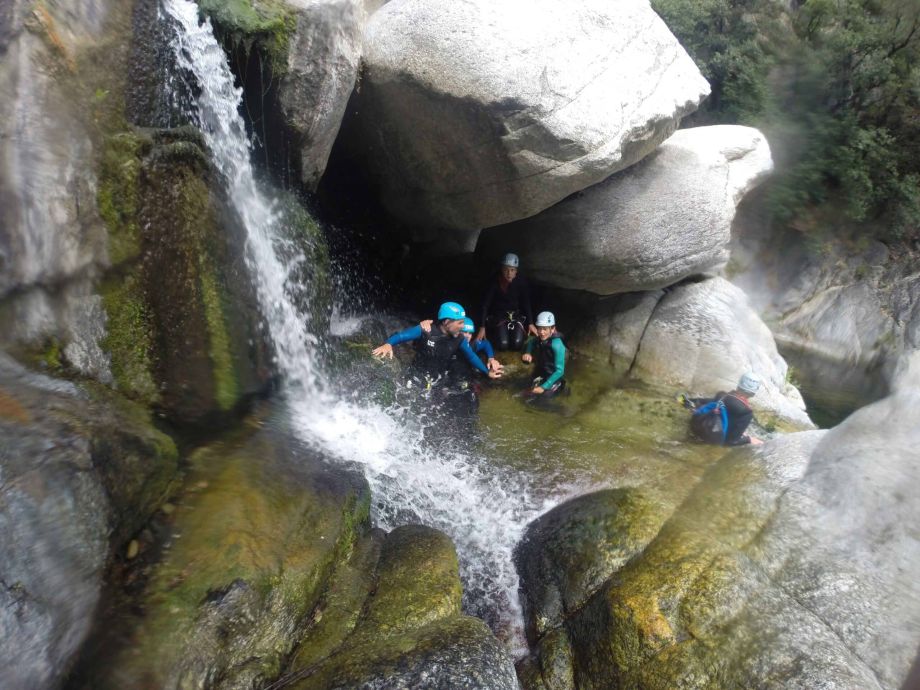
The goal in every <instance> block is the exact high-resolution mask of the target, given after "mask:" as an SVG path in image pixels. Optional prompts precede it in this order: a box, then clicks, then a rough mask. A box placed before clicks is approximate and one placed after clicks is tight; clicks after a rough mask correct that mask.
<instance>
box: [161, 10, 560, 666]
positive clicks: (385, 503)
mask: <svg viewBox="0 0 920 690" xmlns="http://www.w3.org/2000/svg"><path fill="white" fill-rule="evenodd" d="M162 17H163V19H164V21H167V22H168V24H169V25H170V26H171V27H172V29H173V34H172V46H173V49H174V53H175V58H176V61H177V64H178V67H179V69H180V75H181V76H180V77H178V78H183V79H188V80H190V81H192V82H193V83H194V84H195V85H196V86H197V89H189V90H188V91H190V92H192V93H197V94H198V95H197V99H196V101H195V102H194V103H193V104H192V106H191V112H189V113H188V115H189V116H190V117H191V118H192V119H193V120H194V121H196V122H197V123H198V125H199V127H200V128H201V130H202V132H203V133H204V137H205V141H206V142H207V145H208V148H209V149H210V151H211V155H212V158H213V161H214V164H215V166H216V167H217V169H218V170H219V171H220V172H221V174H222V177H223V179H224V181H225V184H226V185H227V191H228V197H229V198H230V199H231V200H232V202H233V204H234V206H235V208H236V210H237V212H238V213H239V215H240V217H241V218H242V220H243V223H244V224H245V227H246V232H247V246H246V250H247V261H248V266H249V269H250V271H251V274H252V279H253V281H254V283H255V285H256V288H257V292H258V296H259V300H260V303H261V308H262V313H263V316H264V319H265V325H266V328H267V330H268V334H269V335H270V337H271V340H272V342H273V344H274V346H275V350H276V365H277V368H278V370H279V372H280V373H281V374H282V376H283V377H284V400H285V403H286V405H287V409H288V412H289V419H290V426H291V429H292V430H293V431H294V432H295V433H297V434H298V435H299V436H300V437H302V438H303V440H304V441H306V442H308V443H311V444H314V445H316V446H318V447H320V448H321V449H322V450H323V451H325V452H326V453H327V454H328V455H331V456H332V457H333V458H334V459H336V460H338V461H341V462H352V463H358V464H359V465H361V466H362V467H363V468H364V472H365V475H366V476H367V479H368V482H369V483H370V486H371V490H372V492H373V494H372V495H373V501H374V503H373V517H374V519H375V521H376V523H377V524H378V525H379V526H381V527H383V528H384V529H392V528H394V527H397V526H399V525H402V524H409V523H419V522H420V523H423V524H426V525H430V526H432V527H435V528H438V529H440V530H443V531H444V532H446V533H447V534H449V535H450V536H451V538H452V539H453V540H454V543H455V544H456V546H457V550H458V555H459V558H460V563H461V577H462V579H463V582H464V590H465V595H464V596H465V600H464V605H465V609H466V610H467V611H469V612H471V613H475V614H476V615H480V616H482V617H483V618H485V619H486V620H487V621H488V622H489V623H490V625H491V626H492V627H493V629H494V630H495V631H496V632H497V633H499V634H500V635H501V636H502V637H503V638H504V639H505V640H506V641H507V642H508V644H509V646H510V647H511V648H512V650H513V651H514V652H517V653H521V652H523V651H525V648H524V641H523V636H522V634H521V632H522V626H521V609H520V603H519V599H518V577H517V573H516V571H515V568H514V565H513V563H512V552H513V549H514V546H515V545H516V544H517V542H518V541H519V540H520V538H521V536H522V533H523V530H524V528H525V526H526V525H527V523H529V522H530V521H531V520H532V519H534V518H535V517H536V516H537V515H539V514H540V513H541V512H543V511H545V510H546V509H548V508H549V507H551V505H552V503H553V502H554V501H553V500H552V499H551V498H540V497H539V494H538V492H535V491H533V490H532V488H531V487H530V486H529V485H528V481H527V479H526V477H524V476H523V475H521V474H519V473H512V472H510V471H507V470H500V469H498V468H497V467H495V466H494V465H493V464H492V463H491V462H489V460H488V458H486V457H484V455H483V454H482V453H477V452H476V451H475V446H474V445H473V444H472V443H471V444H469V446H468V447H466V448H461V447H460V446H459V444H458V442H457V441H456V440H447V439H445V440H444V441H443V442H442V443H437V442H432V441H431V440H430V439H426V438H425V424H424V420H421V419H419V418H417V417H416V416H415V415H414V414H413V413H412V412H410V411H409V410H407V409H404V408H401V407H398V406H393V407H388V408H383V407H380V406H376V405H373V404H369V403H362V402H359V401H356V400H354V399H352V398H350V397H349V396H348V395H346V394H344V393H343V392H341V391H338V390H337V389H336V386H335V381H332V380H329V379H328V378H327V377H326V376H325V375H324V373H323V371H322V367H321V366H320V365H319V363H318V361H317V359H316V348H315V345H316V338H315V337H314V336H313V334H312V333H311V332H310V323H311V318H310V314H309V313H303V312H302V311H301V310H299V309H298V308H297V306H296V305H297V304H298V300H297V299H296V296H297V295H298V294H300V291H301V290H302V289H303V286H302V285H298V284H297V282H296V279H295V278H294V276H296V275H298V271H297V262H298V261H303V260H304V258H303V256H302V254H298V253H297V252H296V251H294V249H293V245H292V244H291V243H290V242H288V241H287V240H286V239H285V237H284V233H283V228H282V227H281V224H280V214H279V212H278V204H277V203H276V202H275V201H274V200H273V199H272V197H271V196H270V195H269V194H268V193H267V191H266V190H265V189H264V188H263V187H262V186H261V185H260V184H259V182H258V180H257V178H256V175H255V174H254V172H253V168H252V165H251V161H250V158H251V147H250V142H249V140H248V138H247V135H246V127H245V123H244V121H243V118H242V117H241V115H240V106H241V103H242V89H240V88H237V87H236V86H235V83H234V77H233V74H232V73H231V71H230V69H229V66H228V64H227V58H226V56H225V55H224V53H223V50H222V49H221V47H220V45H219V44H218V43H217V41H216V40H215V38H214V35H213V31H212V28H211V25H210V22H209V21H208V20H205V21H204V22H200V20H199V12H198V7H197V6H196V5H195V4H194V3H192V2H189V1H188V0H163V6H162ZM429 435H430V434H429Z"/></svg>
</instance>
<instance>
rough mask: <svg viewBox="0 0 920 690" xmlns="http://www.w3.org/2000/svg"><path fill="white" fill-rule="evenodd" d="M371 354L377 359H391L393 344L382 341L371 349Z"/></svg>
mask: <svg viewBox="0 0 920 690" xmlns="http://www.w3.org/2000/svg"><path fill="white" fill-rule="evenodd" d="M371 354H372V355H374V357H377V358H378V359H393V346H392V345H390V344H389V343H384V344H383V345H381V346H380V347H378V348H375V349H373V350H371Z"/></svg>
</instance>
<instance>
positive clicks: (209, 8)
mask: <svg viewBox="0 0 920 690" xmlns="http://www.w3.org/2000/svg"><path fill="white" fill-rule="evenodd" d="M376 4H377V3H376V2H374V1H373V0H284V1H283V2H272V1H270V0H244V1H243V2H234V3H227V2H224V1H223V0H202V2H200V3H199V7H201V10H202V11H203V12H204V13H205V14H206V15H207V16H209V17H211V19H212V21H213V23H214V26H215V29H216V30H217V32H218V34H219V35H220V36H221V37H223V38H224V40H225V43H226V46H227V49H228V51H229V52H230V53H231V54H232V55H233V56H234V58H236V59H234V61H233V63H232V64H234V67H235V68H237V69H241V74H240V78H241V79H242V80H243V82H244V87H245V88H246V90H247V96H250V98H249V102H250V105H249V106H248V107H249V108H250V109H251V112H253V113H254V116H255V119H256V120H257V122H256V124H255V126H256V131H257V133H258V136H259V138H260V139H261V140H263V141H262V143H263V145H265V146H266V147H267V148H268V149H269V150H270V152H271V154H272V155H279V154H282V155H284V154H286V155H287V156H288V160H287V161H286V163H290V165H291V166H292V167H293V168H294V169H295V170H296V171H298V172H299V177H300V182H301V183H302V184H303V185H304V186H305V187H306V188H307V189H310V190H313V189H315V188H316V185H317V184H318V182H319V179H320V178H321V177H322V175H323V171H324V170H325V169H326V162H327V160H328V159H329V154H330V152H331V151H332V145H333V143H334V142H335V138H336V135H337V134H338V132H339V126H340V125H341V123H342V117H343V116H344V114H345V106H346V105H347V104H348V99H349V97H350V96H351V92H352V89H353V88H354V85H355V80H356V79H357V76H358V67H359V64H360V61H361V50H362V42H363V35H364V25H365V22H366V20H367V15H368V13H369V12H370V11H372V10H373V9H374V8H375V6H376ZM266 96H267V99H268V102H269V103H270V104H271V105H268V106H265V105H263V102H264V101H265V100H266Z"/></svg>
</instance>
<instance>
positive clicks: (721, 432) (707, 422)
mask: <svg viewBox="0 0 920 690" xmlns="http://www.w3.org/2000/svg"><path fill="white" fill-rule="evenodd" d="M690 430H691V431H692V432H693V433H694V435H695V436H697V437H698V438H699V439H700V440H702V441H705V442H706V443H716V444H719V445H725V438H726V436H727V435H728V410H726V409H725V403H724V402H722V398H719V399H718V400H713V401H712V402H711V403H706V404H705V405H703V406H702V407H698V408H696V409H695V410H694V411H693V416H692V417H690Z"/></svg>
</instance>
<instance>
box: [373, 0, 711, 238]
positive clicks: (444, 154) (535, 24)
mask: <svg viewBox="0 0 920 690" xmlns="http://www.w3.org/2000/svg"><path fill="white" fill-rule="evenodd" d="M538 56H539V57H538ZM364 61H365V69H364V72H363V75H362V82H361V98H360V103H359V106H358V108H359V114H358V118H359V122H358V128H359V129H360V132H361V134H360V135H359V139H360V141H359V142H356V143H357V145H358V146H359V147H360V148H361V150H362V151H363V152H364V154H365V156H366V160H367V165H368V166H370V169H371V170H372V172H373V174H374V176H375V179H376V180H377V181H378V183H379V185H380V187H381V198H382V199H383V201H384V203H385V204H386V205H387V206H388V208H389V209H390V210H391V211H392V212H393V213H394V214H395V215H397V216H398V217H399V218H401V219H402V220H404V221H408V222H410V223H412V224H414V225H417V226H419V227H425V226H428V225H431V226H433V227H435V228H448V229H451V230H455V231H470V230H478V229H481V228H483V227H489V226H493V225H498V224H501V223H508V222H511V221H514V220H518V219H520V218H525V217H527V216H530V215H533V214H534V213H537V212H539V211H541V210H543V209H545V208H547V207H548V206H551V205H552V204H554V203H556V202H557V201H559V200H561V199H563V198H564V197H566V196H568V195H569V194H571V193H573V192H576V191H578V190H580V189H584V188H585V187H588V186H590V185H592V184H595V183H597V182H599V181H601V180H603V179H604V178H606V177H607V176H609V175H610V174H612V173H614V172H616V171H617V170H620V169H622V168H625V167H626V166H628V165H631V164H632V163H635V162H636V161H638V160H640V159H641V158H642V157H643V156H645V155H646V154H648V153H649V152H651V151H652V150H653V149H654V148H655V147H656V146H657V145H658V144H659V143H660V142H662V141H663V140H664V139H665V138H667V137H668V136H669V135H670V134H671V133H672V132H673V131H674V130H675V129H676V127H677V124H678V122H679V121H680V118H681V117H683V116H684V115H686V114H688V113H690V112H692V111H693V110H695V109H696V107H697V105H698V104H699V103H700V101H701V100H702V99H703V98H704V97H705V96H706V95H707V94H708V92H709V87H708V84H707V83H706V81H705V80H704V79H703V78H702V76H701V75H700V74H699V72H698V70H697V69H696V66H695V65H694V64H693V62H692V61H691V60H690V59H689V57H688V56H687V54H686V53H685V52H684V50H683V48H681V46H680V44H678V43H677V41H676V40H675V39H674V37H673V36H672V35H671V34H670V33H669V32H668V30H667V29H666V28H665V26H664V24H663V23H662V22H661V20H660V19H659V18H658V16H657V15H656V14H655V13H654V12H653V11H652V10H651V8H650V7H649V6H648V5H647V4H645V3H642V2H633V1H632V0H622V1H618V2H614V3H607V2H595V1H592V0H588V1H579V2H574V3H568V4H567V5H565V6H563V5H559V4H557V3H553V2H549V1H540V2H528V3H523V2H504V3H490V2H485V1H480V0H477V1H475V2H463V3H457V2H450V1H449V0H444V1H438V2H431V1H430V0H424V1H423V0H395V1H393V2H389V3H387V4H385V5H384V6H383V7H382V8H381V9H380V10H379V11H377V12H376V13H375V14H374V15H373V16H372V18H371V20H370V21H369V22H368V26H367V30H366V34H365V51H364ZM599 113H604V117H598V114H599ZM445 141H450V142H455V143H454V144H452V145H451V146H449V147H447V148H445V146H444V142H445Z"/></svg>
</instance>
